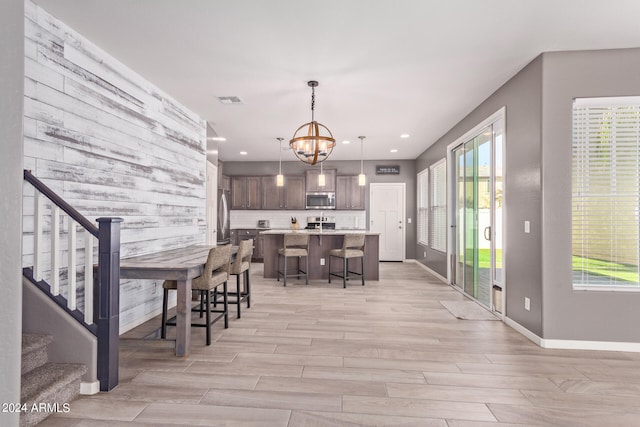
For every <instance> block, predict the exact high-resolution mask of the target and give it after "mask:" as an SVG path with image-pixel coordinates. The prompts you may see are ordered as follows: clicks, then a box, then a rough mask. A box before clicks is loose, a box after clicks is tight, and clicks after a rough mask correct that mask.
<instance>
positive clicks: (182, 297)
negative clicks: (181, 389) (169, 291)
mask: <svg viewBox="0 0 640 427" xmlns="http://www.w3.org/2000/svg"><path fill="white" fill-rule="evenodd" d="M213 247H214V246H209V245H194V246H186V247H182V248H177V249H169V250H165V251H160V252H155V253H150V254H146V255H139V256H134V257H131V258H122V259H121V260H120V278H121V279H151V280H153V279H156V280H158V279H159V280H176V281H177V283H178V289H177V291H178V303H177V306H176V356H187V355H189V349H190V347H191V304H192V303H191V280H192V279H194V278H195V277H198V276H200V275H201V274H202V272H203V270H204V264H205V263H206V261H207V256H208V255H209V251H210V250H211V248H213ZM231 252H232V257H233V256H234V255H235V254H236V253H237V252H238V247H237V246H232V248H231Z"/></svg>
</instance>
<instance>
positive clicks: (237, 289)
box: [236, 273, 242, 319]
mask: <svg viewBox="0 0 640 427" xmlns="http://www.w3.org/2000/svg"><path fill="white" fill-rule="evenodd" d="M241 274H242V273H241ZM241 274H238V275H237V276H236V292H237V294H238V296H237V298H236V303H237V304H238V319H239V318H240V306H241V305H242V304H241V303H240V302H241V301H242V292H241V289H240V275H241Z"/></svg>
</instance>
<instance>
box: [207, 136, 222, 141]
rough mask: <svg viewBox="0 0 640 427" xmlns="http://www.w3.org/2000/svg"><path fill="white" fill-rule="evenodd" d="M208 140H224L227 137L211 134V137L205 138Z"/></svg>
mask: <svg viewBox="0 0 640 427" xmlns="http://www.w3.org/2000/svg"><path fill="white" fill-rule="evenodd" d="M207 139H208V140H209V141H226V140H227V138H225V137H223V136H212V137H211V138H207Z"/></svg>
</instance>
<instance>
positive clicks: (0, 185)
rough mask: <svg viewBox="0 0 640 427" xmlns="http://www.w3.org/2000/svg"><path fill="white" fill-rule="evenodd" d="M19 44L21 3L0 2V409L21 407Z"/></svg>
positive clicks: (8, 418) (8, 416)
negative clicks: (0, 406) (3, 405)
mask: <svg viewBox="0 0 640 427" xmlns="http://www.w3.org/2000/svg"><path fill="white" fill-rule="evenodd" d="M23 39H24V4H23V2H22V1H3V2H0V52H1V53H2V60H0V76H2V77H1V78H0V129H2V134H1V135H2V141H1V142H0V147H2V155H1V156H0V195H2V201H1V202H0V218H2V221H1V223H0V224H1V225H0V242H2V252H1V255H0V278H1V280H0V290H1V291H2V292H1V293H2V309H1V310H0V325H2V327H0V342H1V343H2V351H0V384H1V386H0V403H5V402H6V403H9V402H20V364H21V362H20V354H21V353H20V349H21V341H22V338H21V337H22V335H21V333H22V323H21V321H22V270H21V268H20V254H21V253H22V236H21V233H20V230H21V229H22V93H23V81H24V42H23ZM18 415H19V414H18V413H6V412H0V425H3V426H17V425H18Z"/></svg>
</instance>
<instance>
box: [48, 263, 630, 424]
mask: <svg viewBox="0 0 640 427" xmlns="http://www.w3.org/2000/svg"><path fill="white" fill-rule="evenodd" d="M380 267H381V280H380V281H379V282H368V283H367V285H366V286H364V287H363V286H360V285H359V284H355V283H354V284H352V285H349V286H348V288H347V289H343V288H342V287H341V283H333V284H331V285H329V284H328V283H326V282H324V281H317V282H311V284H310V285H309V286H306V285H304V281H303V280H301V281H296V280H291V281H290V282H289V284H288V286H287V287H286V288H284V287H283V286H282V282H277V281H275V280H264V279H262V277H261V270H260V264H254V266H253V271H252V280H253V282H252V285H253V294H254V295H253V304H252V306H251V308H250V309H245V310H244V312H243V316H242V318H241V319H235V311H234V310H235V306H232V307H231V308H232V312H233V313H234V315H233V316H231V318H232V319H233V320H232V321H231V325H230V328H229V329H227V330H224V329H222V324H219V323H216V324H215V325H214V327H213V328H214V340H215V341H214V342H213V343H212V345H211V346H208V347H207V346H205V345H204V329H199V328H198V329H193V330H192V352H191V355H190V356H188V357H184V358H178V357H175V356H174V355H173V352H174V350H173V347H174V344H173V341H168V340H167V341H161V340H151V339H137V338H135V337H142V336H145V335H148V334H149V333H151V332H153V330H155V329H157V328H158V327H159V324H160V321H159V319H154V320H153V321H151V322H148V323H146V324H145V325H142V326H140V327H138V328H136V329H135V330H134V331H131V332H129V333H127V334H125V336H123V337H122V339H121V351H120V385H119V386H118V387H117V388H116V389H115V390H113V391H112V392H110V393H100V394H98V395H95V396H83V397H81V398H79V399H77V400H75V401H73V402H72V403H71V411H70V413H68V414H59V415H54V416H51V417H49V418H48V419H47V420H45V421H44V422H43V423H42V425H43V426H58V427H60V426H129V425H143V424H144V425H154V426H163V425H185V426H196V425H203V426H205V425H206V426H211V425H225V426H261V427H262V426H291V427H297V426H308V427H311V426H314V427H315V426H386V425H389V426H391V425H393V426H398V425H401V426H433V427H436V426H438V427H445V426H448V427H485V426H501V427H505V426H520V427H523V426H534V425H536V426H541V425H543V426H563V427H566V426H580V427H589V426H594V427H596V426H597V427H603V426H625V427H626V426H640V354H636V353H622V352H596V351H576V350H571V351H569V350H545V349H541V348H539V347H537V346H536V345H534V344H533V343H531V342H530V341H528V340H527V339H526V338H524V337H523V336H522V335H520V334H518V333H517V332H515V331H514V330H512V329H511V328H509V327H508V326H506V325H504V324H503V323H502V322H499V321H474V320H458V319H456V318H454V317H453V316H452V315H451V314H449V312H448V311H447V310H446V309H445V308H444V307H443V306H442V305H441V304H440V303H439V301H443V300H463V299H464V296H463V295H461V294H460V293H458V292H456V291H455V290H453V289H451V288H450V287H448V286H446V285H444V284H442V283H441V282H439V281H438V280H437V279H435V278H434V277H432V276H430V275H429V274H428V273H427V272H426V271H425V270H423V269H422V268H420V267H419V266H417V265H416V264H413V263H382V264H381V265H380Z"/></svg>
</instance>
